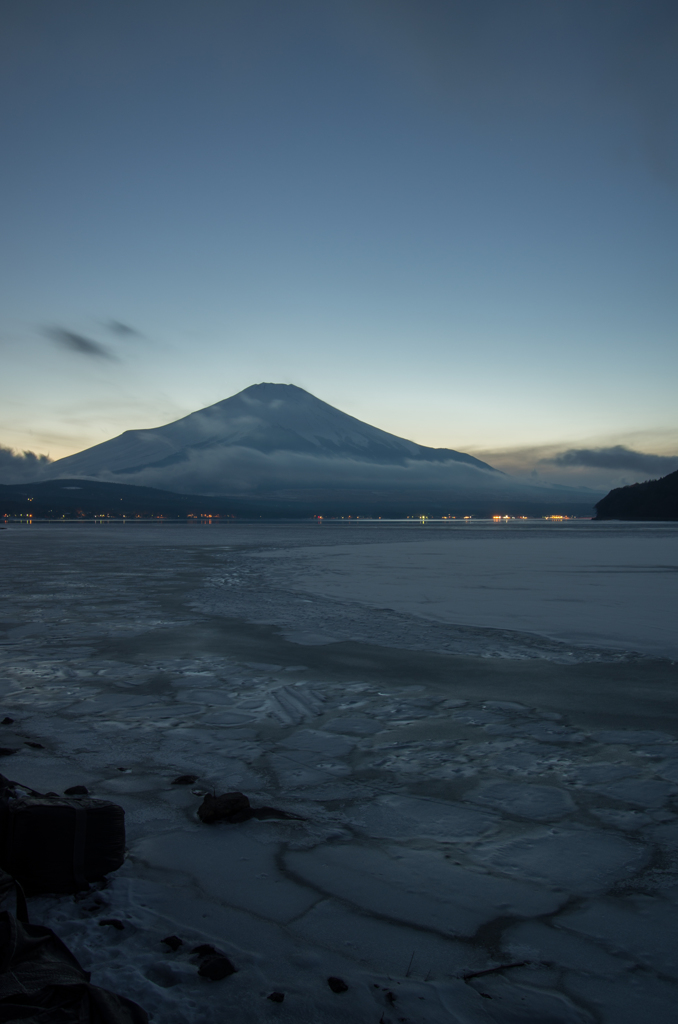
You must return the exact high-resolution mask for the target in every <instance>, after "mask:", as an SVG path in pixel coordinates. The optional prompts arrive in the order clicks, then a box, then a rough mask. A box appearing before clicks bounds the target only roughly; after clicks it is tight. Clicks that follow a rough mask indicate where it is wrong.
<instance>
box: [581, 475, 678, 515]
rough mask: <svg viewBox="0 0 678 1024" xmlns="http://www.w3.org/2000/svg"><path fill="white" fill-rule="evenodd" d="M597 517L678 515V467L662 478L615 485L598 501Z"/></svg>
mask: <svg viewBox="0 0 678 1024" xmlns="http://www.w3.org/2000/svg"><path fill="white" fill-rule="evenodd" d="M596 512H597V515H596V519H638V520H643V519H645V520H653V519H654V520H663V521H666V520H672V519H674V520H675V519H678V470H677V471H676V472H675V473H669V475H668V476H663V477H661V478H660V479H659V480H646V481H645V482H644V483H642V484H630V485H629V486H628V487H615V489H614V490H613V491H610V493H609V494H606V495H605V497H604V498H602V499H601V500H600V501H599V502H598V503H597V505H596Z"/></svg>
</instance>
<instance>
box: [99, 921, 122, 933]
mask: <svg viewBox="0 0 678 1024" xmlns="http://www.w3.org/2000/svg"><path fill="white" fill-rule="evenodd" d="M99 924H100V925H104V924H110V926H111V927H112V928H116V929H117V930H118V931H119V932H121V931H122V930H123V929H124V927H125V926H124V924H123V923H122V921H119V920H118V918H117V917H102V919H101V920H100V921H99Z"/></svg>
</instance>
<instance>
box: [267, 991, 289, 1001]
mask: <svg viewBox="0 0 678 1024" xmlns="http://www.w3.org/2000/svg"><path fill="white" fill-rule="evenodd" d="M266 998H267V999H270V1000H271V1002H272V1003H282V1001H283V1000H284V998H285V993H284V992H271V994H270V996H266Z"/></svg>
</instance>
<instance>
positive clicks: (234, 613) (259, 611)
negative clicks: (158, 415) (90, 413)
mask: <svg viewBox="0 0 678 1024" xmlns="http://www.w3.org/2000/svg"><path fill="white" fill-rule="evenodd" d="M0 559H1V560H2V614H1V616H0V618H1V620H2V621H1V623H0V625H1V626H2V631H1V632H0V639H1V645H0V652H1V660H0V667H1V673H0V694H2V703H1V705H0V712H1V713H0V718H1V717H3V716H5V715H7V716H9V717H11V718H13V719H14V722H13V724H10V725H5V726H2V727H0V728H2V730H3V732H2V737H0V739H1V743H0V745H2V746H4V747H5V748H11V749H15V750H16V751H17V752H16V753H15V754H12V755H10V756H8V757H6V758H3V763H2V770H3V773H4V774H5V775H7V776H9V777H11V778H13V779H16V780H18V781H20V782H23V783H25V784H27V785H31V786H33V787H35V788H36V789H39V790H43V791H45V790H48V789H49V790H57V791H62V790H63V789H65V788H67V787H69V786H72V785H75V784H85V785H86V786H87V787H88V788H89V789H90V791H91V793H92V794H94V795H96V796H99V797H106V798H111V799H114V800H115V801H116V802H119V803H121V804H122V805H123V806H124V808H125V811H126V821H127V830H128V845H129V850H130V853H129V857H128V859H127V861H126V863H125V866H124V867H123V868H122V869H121V870H120V871H119V872H117V873H116V874H115V876H112V878H111V884H110V886H109V888H107V889H105V890H104V891H102V892H101V893H99V894H93V895H92V896H91V897H89V898H86V899H84V900H83V899H80V900H73V898H72V897H59V898H56V897H55V898H51V897H49V898H48V897H43V898H39V899H34V900H32V901H31V919H32V920H33V921H35V922H37V923H40V922H44V923H46V924H49V925H50V926H51V927H54V928H55V930H56V931H57V932H58V934H59V935H60V936H61V937H62V938H63V939H64V941H66V942H67V943H68V944H69V945H70V946H71V948H72V949H73V950H74V952H75V953H76V955H77V956H78V957H79V958H80V959H81V961H82V962H83V964H84V965H85V966H86V967H87V968H88V969H90V970H92V972H93V978H92V980H93V981H94V982H95V983H96V984H100V985H103V986H105V987H109V988H112V989H115V990H116V991H119V992H122V993H124V994H126V995H128V996H130V997H131V998H134V999H136V1000H137V1001H138V1002H139V1003H141V1005H143V1006H145V1007H146V1008H147V1009H148V1010H149V1011H152V1013H153V1015H154V1016H153V1020H154V1021H157V1022H162V1024H165V1022H167V1024H175V1022H176V1024H179V1022H182V1024H183V1022H186V1021H188V1022H193V1021H195V1022H198V1021H200V1022H201V1024H202V1022H207V1024H211V1022H215V1024H216V1022H217V1021H219V1022H221V1021H223V1019H224V1014H225V1013H227V1015H228V1018H229V1019H230V1020H233V1021H235V1022H243V1024H244V1022H245V1021H247V1022H250V1021H269V1020H271V1019H272V1018H273V1017H276V1018H279V1019H282V1020H289V1021H295V1022H296V1021H301V1022H306V1021H307V1022H308V1024H316V1022H325V1021H327V1022H335V1021H336V1022H337V1024H338V1022H339V1021H342V1022H343V1021H345V1020H346V1019H347V1018H348V1019H351V1020H355V1021H366V1022H367V1021H369V1022H372V1021H374V1022H375V1024H376V1022H377V1021H379V1020H380V1019H381V1020H383V1022H384V1024H391V1022H395V1021H397V1020H399V1019H401V1018H406V1019H407V1020H408V1021H411V1022H416V1024H419V1022H420V1024H424V1022H438V1021H440V1022H443V1021H444V1022H453V1024H454V1022H459V1024H476V1022H478V1024H485V1022H504V1021H510V1020H513V1021H521V1022H522V1021H535V1022H540V1024H544V1022H561V1021H562V1022H570V1021H572V1022H592V1024H593V1022H599V1021H601V1022H603V1024H606V1022H608V1021H609V1022H610V1024H625V1022H627V1021H628V1022H629V1024H631V1022H633V1024H637V1022H638V1021H640V1020H645V1019H650V1016H651V1019H652V1020H653V1021H654V1022H655V1024H663V1022H667V1024H668V1022H669V1021H671V1022H672V1021H673V1019H674V1018H675V1005H676V995H677V994H678V993H677V991H676V977H677V975H678V964H677V962H676V954H675V951H676V949H678V926H677V925H676V921H677V920H678V913H677V912H676V911H677V907H676V904H677V903H678V886H677V881H678V864H677V858H678V808H677V805H676V794H677V793H678V739H677V737H678V706H677V702H676V682H677V679H678V673H677V670H676V665H675V664H674V659H675V654H676V643H675V637H674V635H673V633H674V625H673V624H674V621H675V618H676V614H675V613H676V607H677V601H676V597H677V596H678V595H677V590H678V583H677V581H678V572H677V566H678V527H677V526H676V524H615V523H592V522H586V521H568V522H539V521H536V522H533V521H528V522H515V521H512V522H509V523H500V524H496V523H476V522H473V523H460V522H454V523H451V522H444V523H438V522H432V521H429V522H427V523H425V524H423V525H422V524H419V523H414V522H407V523H402V522H400V523H397V522H395V523H389V522H364V521H360V522H351V523H348V522H336V521H334V522H323V523H278V524H277V523H262V524H246V523H223V522H222V523H213V524H212V525H207V524H205V525H202V524H200V525H198V524H185V523H182V524H169V523H163V524H152V523H125V524H123V523H36V524H33V525H32V526H28V525H20V524H16V525H12V526H10V528H9V529H7V530H6V531H3V532H2V533H0ZM30 743H38V744H41V746H40V747H36V746H28V745H27V744H30ZM186 773H192V774H194V775H196V776H197V777H198V779H197V782H196V783H195V784H194V785H192V786H175V785H172V780H173V779H174V778H176V777H177V776H178V775H181V774H186ZM213 790H216V791H217V792H224V791H232V790H241V791H243V792H245V793H246V794H247V795H248V796H249V797H250V799H251V801H252V803H253V804H254V805H273V806H277V807H281V808H284V809H286V810H289V811H293V812H295V813H297V814H300V815H302V816H303V818H304V820H303V821H256V820H254V821H249V822H245V823H242V824H240V825H226V824H222V825H214V826H206V825H203V824H202V823H200V822H199V820H198V819H197V817H196V813H195V812H196V809H197V807H198V805H199V803H200V801H201V799H202V796H203V795H204V793H205V792H208V791H210V792H211V791H213ZM97 900H100V901H101V902H97ZM112 917H115V918H118V919H120V920H121V921H122V922H123V923H124V925H125V927H124V929H123V930H122V931H118V930H116V929H113V928H110V927H101V926H100V925H99V923H98V922H99V919H102V918H103V919H108V918H112ZM171 934H176V935H178V936H179V937H181V938H182V939H183V941H184V945H183V946H182V947H181V948H180V949H179V950H178V951H176V952H174V953H172V952H168V951H167V947H165V946H163V945H162V943H161V941H160V940H161V939H162V938H163V937H165V936H167V935H171ZM204 942H210V943H213V944H214V945H216V946H218V947H219V948H220V949H223V950H224V951H225V952H227V953H228V955H229V956H230V957H231V959H232V960H233V962H234V964H235V965H236V966H237V968H238V973H237V974H235V975H233V976H232V977H230V978H228V979H225V980H224V981H222V982H218V983H216V982H215V983H211V982H206V981H204V980H203V979H200V978H198V976H197V969H196V966H195V964H194V963H192V960H191V955H190V949H191V948H193V947H194V946H196V945H198V944H199V943H204ZM515 964H521V965H522V966H510V967H506V965H515ZM494 968H497V970H494ZM485 971H491V972H492V973H489V974H485V973H480V974H478V972H485ZM470 975H477V976H474V977H469V976H470ZM329 976H339V977H342V978H343V979H344V980H345V981H346V983H347V984H348V986H349V987H348V991H346V992H344V993H341V994H336V993H334V992H332V991H331V989H330V988H329V987H328V984H327V978H328V977H329ZM273 991H280V992H284V993H285V1001H284V1002H283V1003H281V1004H277V1003H273V1002H271V1001H270V1000H269V999H268V998H267V996H268V995H270V993H271V992H273ZM389 993H390V995H389Z"/></svg>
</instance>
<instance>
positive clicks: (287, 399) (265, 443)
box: [50, 384, 498, 476]
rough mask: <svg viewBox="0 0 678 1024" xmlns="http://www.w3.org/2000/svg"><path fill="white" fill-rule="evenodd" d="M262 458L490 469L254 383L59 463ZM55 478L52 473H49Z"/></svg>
mask: <svg viewBox="0 0 678 1024" xmlns="http://www.w3.org/2000/svg"><path fill="white" fill-rule="evenodd" d="M234 448H239V449H247V450H249V451H252V452H257V453H259V454H260V455H267V456H271V455H274V454H275V453H282V452H285V453H294V454H296V455H303V456H311V457H315V458H321V459H351V460H358V461H360V462H370V463H377V464H379V465H382V466H384V465H399V466H403V465H405V464H406V463H407V462H408V461H423V462H436V463H441V462H455V463H465V464H466V465H469V466H475V467H476V468H477V469H483V470H487V471H489V472H494V473H496V472H498V471H497V470H493V469H492V467H491V466H488V464H487V463H485V462H481V461H480V459H474V458H473V456H472V455H465V454H464V453H463V452H457V451H454V450H453V449H450V448H427V447H426V446H424V445H420V444H415V443H414V441H406V440H405V439H404V438H401V437H396V436H395V434H389V433H387V432H386V431H385V430H379V428H378V427H372V426H370V425H369V424H367V423H363V422H362V421H361V420H357V419H355V417H353V416H348V415H347V414H346V413H344V412H341V411H340V410H339V409H335V408H334V407H333V406H331V405H328V404H327V402H322V401H321V400H320V399H319V398H316V397H315V396H314V395H311V394H309V392H308V391H304V390H303V388H298V387H295V385H294V384H253V385H252V386H251V387H249V388H245V390H244V391H241V392H239V393H238V394H237V395H233V396H232V398H227V399H225V400H224V401H223V402H217V403H216V405H210V406H208V407H207V408H206V409H200V410H199V411H198V412H193V413H191V414H190V415H189V416H184V417H183V418H182V419H180V420H175V421H174V422H173V423H168V424H166V425H165V426H163V427H157V428H154V429H151V430H126V431H125V432H124V434H120V436H119V437H114V438H112V439H111V440H110V441H104V442H103V443H102V444H97V445H95V446H94V447H93V448H87V449H86V450H85V451H83V452H79V453H78V454H77V455H69V456H67V457H66V458H64V459H59V460H58V461H57V462H55V463H53V465H52V467H51V471H54V470H56V472H57V473H58V474H59V476H63V475H65V474H69V475H86V476H100V475H101V474H102V473H107V474H110V473H113V474H116V475H125V476H127V475H130V474H139V473H141V472H143V471H147V470H154V471H156V473H157V471H162V470H163V469H166V470H168V471H171V470H172V468H173V467H178V466H179V465H181V464H182V463H187V462H189V461H195V460H196V458H199V457H200V456H201V455H202V456H208V457H210V458H211V457H214V456H216V455H217V454H218V453H219V451H220V450H221V452H222V454H226V451H225V450H226V449H234ZM50 475H52V473H50Z"/></svg>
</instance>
